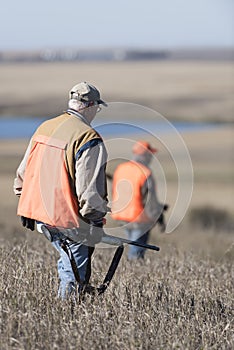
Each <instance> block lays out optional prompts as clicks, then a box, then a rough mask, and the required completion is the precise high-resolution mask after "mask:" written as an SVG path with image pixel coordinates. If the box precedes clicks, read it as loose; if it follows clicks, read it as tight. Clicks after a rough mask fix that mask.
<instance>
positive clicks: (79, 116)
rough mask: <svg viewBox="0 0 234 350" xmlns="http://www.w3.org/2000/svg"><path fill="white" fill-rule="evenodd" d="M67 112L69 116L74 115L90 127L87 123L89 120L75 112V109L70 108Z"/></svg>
mask: <svg viewBox="0 0 234 350" xmlns="http://www.w3.org/2000/svg"><path fill="white" fill-rule="evenodd" d="M66 112H67V113H68V114H73V115H74V116H75V117H77V118H79V119H81V120H82V121H83V122H85V123H86V124H88V125H90V123H89V122H88V121H87V119H86V118H85V117H84V116H83V115H82V114H80V113H79V112H77V111H75V109H72V108H68V109H67V110H66Z"/></svg>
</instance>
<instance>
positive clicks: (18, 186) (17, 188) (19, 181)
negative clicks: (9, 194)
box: [13, 140, 32, 196]
mask: <svg viewBox="0 0 234 350" xmlns="http://www.w3.org/2000/svg"><path fill="white" fill-rule="evenodd" d="M31 145H32V140H31V141H30V142H29V145H28V148H27V150H26V152H25V154H24V157H23V159H22V161H21V163H20V165H19V166H18V168H17V170H16V177H15V180H14V185H13V190H14V192H15V194H16V195H17V196H20V195H21V192H22V188H23V181H24V173H25V168H26V164H27V160H28V157H29V154H30V150H31Z"/></svg>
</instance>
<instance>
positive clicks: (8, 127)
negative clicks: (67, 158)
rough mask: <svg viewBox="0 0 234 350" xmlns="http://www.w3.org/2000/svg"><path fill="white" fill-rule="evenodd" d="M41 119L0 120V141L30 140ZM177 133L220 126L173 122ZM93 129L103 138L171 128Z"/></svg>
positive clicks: (134, 123) (105, 126)
mask: <svg viewBox="0 0 234 350" xmlns="http://www.w3.org/2000/svg"><path fill="white" fill-rule="evenodd" d="M44 120H45V119H42V118H30V117H14V118H12V117H7V118H4V117H2V118H0V139H15V138H18V139H20V138H30V137H31V135H32V134H33V133H34V131H35V130H36V128H37V127H38V126H39V125H40V124H41V123H42V122H43V121H44ZM171 125H173V126H174V127H175V128H176V129H177V131H178V132H191V131H201V130H207V129H210V128H213V127H217V126H220V125H221V124H212V123H192V122H173V123H171ZM93 127H94V128H95V129H97V131H99V133H100V134H101V135H102V136H103V137H108V136H121V135H127V134H141V132H143V131H145V130H146V131H150V132H156V131H157V132H159V133H165V132H170V131H171V127H170V125H167V124H166V123H160V122H152V121H145V120H142V121H141V120H136V121H132V123H131V122H128V123H127V124H125V123H121V122H119V123H115V122H113V121H110V122H109V123H108V122H107V121H105V123H104V124H100V123H98V122H96V121H95V122H94V123H93Z"/></svg>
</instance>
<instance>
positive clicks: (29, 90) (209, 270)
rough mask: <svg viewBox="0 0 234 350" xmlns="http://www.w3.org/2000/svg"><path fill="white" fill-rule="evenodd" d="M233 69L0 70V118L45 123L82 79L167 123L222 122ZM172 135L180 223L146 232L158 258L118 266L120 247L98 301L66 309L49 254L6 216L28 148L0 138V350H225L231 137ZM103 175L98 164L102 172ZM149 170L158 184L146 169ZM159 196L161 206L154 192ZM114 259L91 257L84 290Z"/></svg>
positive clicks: (216, 131) (219, 130)
mask: <svg viewBox="0 0 234 350" xmlns="http://www.w3.org/2000/svg"><path fill="white" fill-rule="evenodd" d="M232 70H233V66H232V65H231V64H230V63H225V64H221V63H209V62H206V63H201V62H200V63H196V62H192V63H191V62H190V63H188V62H178V63H172V62H164V63H163V62H159V63H157V64H154V63H150V64H147V65H143V64H142V63H134V64H130V63H129V64H112V65H111V64H109V63H108V64H101V63H99V64H97V65H94V64H91V65H89V64H85V63H84V64H83V63H82V64H79V65H78V64H76V65H75V64H74V65H73V64H71V65H66V64H54V65H52V64H45V65H30V66H26V65H0V76H1V85H0V111H1V114H2V115H3V114H9V115H10V114H13V115H15V114H17V115H20V114H21V115H22V114H24V113H25V114H27V115H42V114H43V113H46V114H48V113H49V114H50V113H51V114H55V113H57V112H60V110H58V109H59V108H61V109H64V108H65V104H66V96H67V95H66V94H67V90H69V88H70V87H71V86H72V85H73V83H75V82H76V81H77V80H83V79H85V80H87V81H92V82H94V83H96V84H97V85H98V86H100V88H102V90H103V97H105V99H106V100H109V101H118V100H119V101H124V100H125V101H128V102H137V103H142V104H145V105H148V106H149V107H153V108H156V109H157V107H158V106H159V107H160V108H158V109H157V110H159V111H160V112H161V113H162V114H163V115H164V116H167V113H168V118H169V119H177V118H178V116H180V118H181V119H182V120H183V119H187V120H193V121H194V120H203V121H207V120H220V121H221V120H223V121H225V120H226V121H227V120H228V121H231V120H232V118H233V114H232V113H233V112H232V109H233V98H232V97H231V91H232V90H233V81H232V80H231V72H232ZM198 73H199V74H198ZM124 76H125V77H126V79H125V80H124V82H123V79H122V77H124ZM143 77H145V79H143ZM190 78H191V79H190ZM139 81H140V85H141V89H137V91H136V89H135V90H134V89H133V87H135V86H138V82H139ZM45 82H46V84H45ZM61 82H62V83H61ZM152 86H155V87H156V88H155V89H154V93H153V92H152ZM110 87H111V88H110ZM12 91H14V92H15V91H16V94H15V95H14V98H12ZM142 91H144V93H141V92H142ZM10 94H11V95H10ZM189 96H190V97H191V99H190V98H189ZM192 96H196V98H195V97H194V99H192ZM202 96H203V98H204V99H203V102H202V103H201V100H200V98H201V97H202ZM182 97H183V98H182ZM208 97H209V98H208ZM180 98H181V100H180ZM199 101H200V102H199ZM51 102H52V103H51ZM55 106H56V108H55ZM222 111H223V113H222ZM182 137H183V140H184V141H185V144H186V146H187V148H188V150H189V153H190V156H191V160H192V164H193V171H194V189H193V195H192V199H191V203H190V206H189V208H188V211H187V212H186V215H185V217H184V219H183V221H182V222H181V224H180V225H179V226H178V227H177V228H176V229H175V231H174V232H173V233H171V234H162V233H160V231H159V229H158V227H156V228H155V229H153V230H152V232H151V237H150V243H152V244H157V245H159V246H160V247H161V250H160V252H147V254H146V259H145V261H144V263H143V264H142V263H140V262H136V263H130V262H128V261H127V258H126V252H127V247H126V249H125V253H124V256H123V258H122V260H121V263H120V266H119V268H118V270H117V272H116V275H115V277H114V279H113V281H112V283H111V285H110V287H109V289H108V290H107V291H106V294H105V295H104V296H103V297H96V298H94V299H91V298H89V297H88V298H87V300H86V301H85V302H83V303H81V304H78V303H77V304H76V305H72V304H71V303H70V302H61V301H59V300H57V298H56V293H57V287H58V278H57V271H56V262H57V258H58V256H57V253H56V252H55V251H54V250H53V248H51V246H50V243H49V242H48V241H46V239H45V238H44V237H42V236H41V235H40V234H39V233H35V232H33V233H32V232H26V230H25V229H23V228H22V227H21V226H20V224H19V219H18V218H17V216H16V214H15V213H16V207H17V198H15V196H14V194H13V191H12V183H13V179H14V176H15V174H14V173H15V170H16V167H17V165H18V163H19V162H20V159H21V157H22V155H23V153H24V150H25V148H26V144H27V140H1V141H0V186H1V200H0V264H1V272H0V344H1V345H0V349H1V350H13V349H14V350H31V349H33V350H34V349H35V350H42V349H61V350H63V349H64V350H65V349H113V350H115V349H116V350H117V349H118V350H119V349H123V350H125V349H126V350H127V349H131V350H135V349H142V350H145V349H150V350H151V349H152V350H154V349H163V350H164V349H166V350H167V349H168V350H169V349H170V350H171V349H189V350H191V349H192V350H193V349H194V350H195V349H196V350H197V349H199V350H203V349H204V350H209V349H217V350H218V349H223V350H226V349H228V350H229V349H230V350H231V349H233V347H234V333H233V329H234V313H233V310H234V303H233V295H234V293H233V292H234V283H233V281H234V270H233V260H234V235H233V232H234V224H233V222H234V217H233V212H234V211H233V209H234V206H233V197H234V186H233V179H234V165H233V164H234V152H233V149H234V141H233V140H234V128H233V126H232V124H231V123H230V124H228V125H226V126H219V127H216V128H213V129H212V128H211V129H208V130H203V131H197V132H185V133H182ZM150 140H151V141H152V142H154V143H155V146H158V147H159V149H160V152H159V153H158V160H159V162H160V164H161V166H162V167H163V170H164V172H165V177H166V185H167V195H166V201H167V202H168V203H169V204H170V209H169V212H168V213H166V220H168V219H169V217H170V215H171V213H172V208H173V206H174V205H175V203H176V196H177V191H178V179H177V170H176V167H175V165H174V164H173V162H172V160H171V159H170V157H169V155H168V152H167V150H166V149H165V148H164V147H163V146H162V145H161V144H157V140H156V139H155V138H154V139H150ZM176 147H178V145H176V144H175V149H176ZM117 151H118V154H119V153H121V154H122V155H123V158H124V157H127V156H128V155H129V150H126V149H125V147H124V145H122V144H121V143H119V145H118V150H112V152H113V154H114V152H117ZM114 166H115V162H110V163H109V164H108V166H107V169H108V171H109V172H110V173H111V172H113V170H114ZM153 172H154V175H155V176H156V177H157V168H154V169H153ZM184 181H185V182H186V178H185V179H184ZM108 188H109V191H111V183H109V185H108ZM158 191H159V198H162V197H163V193H162V192H161V188H160V186H159V189H158ZM110 197H111V196H110ZM112 225H114V223H113V222H112V221H111V220H110V219H108V225H107V226H108V227H110V226H112ZM113 253H114V250H113V249H105V248H97V249H96V252H95V255H94V259H93V274H92V281H91V282H92V284H94V285H98V284H99V283H100V282H101V281H102V279H103V277H104V275H105V272H106V270H107V267H108V264H109V262H110V259H111V257H112V255H113Z"/></svg>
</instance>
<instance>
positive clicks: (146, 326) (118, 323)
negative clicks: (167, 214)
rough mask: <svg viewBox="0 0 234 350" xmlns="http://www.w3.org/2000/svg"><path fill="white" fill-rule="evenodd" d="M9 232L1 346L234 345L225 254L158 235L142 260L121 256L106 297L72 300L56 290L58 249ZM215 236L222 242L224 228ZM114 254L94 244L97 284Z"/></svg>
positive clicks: (0, 277)
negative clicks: (207, 253)
mask: <svg viewBox="0 0 234 350" xmlns="http://www.w3.org/2000/svg"><path fill="white" fill-rule="evenodd" d="M229 236H230V235H229ZM8 238H9V239H8V241H7V240H5V242H4V243H2V244H1V249H0V264H1V274H0V300H1V312H0V330H1V346H0V348H1V350H7V349H17V350H19V349H20V350H23V349H24V350H27V349H30V350H31V349H118V350H119V349H225V350H226V349H232V348H233V345H234V343H233V333H232V330H233V328H232V327H233V303H232V302H233V266H232V263H233V259H232V257H231V256H229V255H227V254H223V255H222V256H220V257H219V259H218V261H217V259H213V257H212V256H209V257H208V256H201V255H200V254H199V250H196V251H194V252H192V251H191V249H179V248H176V247H173V245H172V244H171V243H169V242H167V238H166V237H165V236H161V238H160V240H161V241H160V240H158V242H159V241H160V245H162V252H161V253H155V252H147V254H146V259H145V261H144V263H143V264H142V263H140V262H135V263H130V262H128V261H127V259H126V255H124V257H123V258H122V260H121V263H120V266H119V268H118V270H117V272H116V275H115V277H114V280H113V281H112V284H111V285H110V287H109V289H108V290H107V291H106V294H105V295H104V296H99V297H96V298H94V299H92V298H90V297H88V298H87V299H86V301H84V302H82V303H80V304H79V303H77V304H75V305H72V304H71V303H70V301H67V302H62V301H60V300H58V299H57V297H56V295H57V287H58V279H57V272H56V259H57V256H56V253H55V251H54V250H53V249H52V248H51V247H50V244H49V242H47V241H46V239H45V238H44V237H42V236H41V235H39V234H35V233H26V234H24V235H22V236H18V237H16V236H14V237H13V236H12V237H10V236H8ZM152 239H153V237H152ZM154 239H155V238H154ZM213 239H214V240H215V234H213ZM220 239H222V240H223V242H224V243H225V235H224V236H223V237H221V238H220ZM230 249H231V247H230ZM113 253H114V251H113V250H112V249H104V248H102V249H96V252H95V258H94V260H93V275H92V283H93V284H94V285H97V284H98V283H100V282H101V281H102V279H103V277H104V274H105V271H106V270H107V267H108V264H109V262H110V260H111V257H112V255H113Z"/></svg>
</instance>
